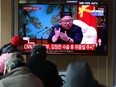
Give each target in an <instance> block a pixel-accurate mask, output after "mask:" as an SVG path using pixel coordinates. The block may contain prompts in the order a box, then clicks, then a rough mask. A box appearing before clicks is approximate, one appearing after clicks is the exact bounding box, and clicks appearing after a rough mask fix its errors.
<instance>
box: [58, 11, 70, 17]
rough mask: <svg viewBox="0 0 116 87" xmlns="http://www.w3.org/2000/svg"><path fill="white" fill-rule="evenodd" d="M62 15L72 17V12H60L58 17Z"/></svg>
mask: <svg viewBox="0 0 116 87" xmlns="http://www.w3.org/2000/svg"><path fill="white" fill-rule="evenodd" d="M64 16H71V17H72V13H71V12H62V13H61V15H60V18H63V17H64Z"/></svg>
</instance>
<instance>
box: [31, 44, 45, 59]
mask: <svg viewBox="0 0 116 87" xmlns="http://www.w3.org/2000/svg"><path fill="white" fill-rule="evenodd" d="M31 56H33V57H34V56H37V57H41V58H45V57H46V46H44V45H41V44H37V45H35V46H34V47H33V48H32V51H31Z"/></svg>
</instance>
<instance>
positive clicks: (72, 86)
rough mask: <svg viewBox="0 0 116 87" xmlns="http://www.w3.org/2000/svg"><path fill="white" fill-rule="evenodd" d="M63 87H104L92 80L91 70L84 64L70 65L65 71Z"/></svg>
mask: <svg viewBox="0 0 116 87" xmlns="http://www.w3.org/2000/svg"><path fill="white" fill-rule="evenodd" d="M63 87H106V86H105V85H102V84H100V83H99V82H98V81H97V80H95V79H94V77H93V74H92V71H91V68H90V66H89V64H88V63H86V62H80V63H79V62H78V63H70V64H69V65H68V67H67V70H66V77H65V84H64V85H63Z"/></svg>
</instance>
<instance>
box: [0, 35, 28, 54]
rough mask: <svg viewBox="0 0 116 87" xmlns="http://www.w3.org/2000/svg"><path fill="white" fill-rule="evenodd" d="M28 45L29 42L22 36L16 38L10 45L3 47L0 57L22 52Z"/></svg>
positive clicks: (12, 39) (0, 50)
mask: <svg viewBox="0 0 116 87" xmlns="http://www.w3.org/2000/svg"><path fill="white" fill-rule="evenodd" d="M26 43H27V41H26V40H23V39H22V38H21V37H20V36H14V37H12V38H11V40H10V42H9V43H7V44H5V45H4V46H2V47H1V49H0V55H1V54H3V53H10V52H18V51H20V50H22V47H23V45H24V44H26Z"/></svg>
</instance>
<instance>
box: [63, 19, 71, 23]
mask: <svg viewBox="0 0 116 87" xmlns="http://www.w3.org/2000/svg"><path fill="white" fill-rule="evenodd" d="M72 21H73V19H69V20H61V22H64V23H67V22H69V23H71V22H72Z"/></svg>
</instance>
